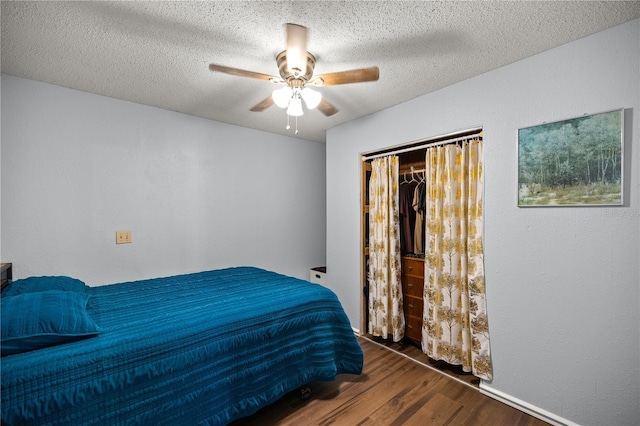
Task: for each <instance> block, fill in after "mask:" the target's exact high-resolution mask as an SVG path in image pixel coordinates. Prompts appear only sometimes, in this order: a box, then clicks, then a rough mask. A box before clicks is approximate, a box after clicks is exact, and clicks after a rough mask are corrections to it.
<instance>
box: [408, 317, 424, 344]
mask: <svg viewBox="0 0 640 426" xmlns="http://www.w3.org/2000/svg"><path fill="white" fill-rule="evenodd" d="M404 336H405V337H406V338H408V339H411V340H413V341H414V342H420V341H422V318H418V317H410V316H407V317H406V324H405V329H404Z"/></svg>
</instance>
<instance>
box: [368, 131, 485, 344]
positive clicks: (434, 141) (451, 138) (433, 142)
mask: <svg viewBox="0 0 640 426" xmlns="http://www.w3.org/2000/svg"><path fill="white" fill-rule="evenodd" d="M478 136H479V137H482V136H483V128H482V126H478V127H473V128H470V129H467V130H462V131H457V132H453V133H448V134H444V135H440V136H435V137H431V138H426V139H420V140H417V141H413V142H408V143H405V144H400V145H394V146H389V147H387V148H382V149H378V150H375V151H371V152H364V153H361V154H360V214H361V216H360V334H361V335H365V334H368V311H369V303H368V302H369V295H368V289H369V285H368V269H369V268H368V259H369V247H368V240H369V178H370V177H371V161H372V160H373V159H375V158H378V157H382V156H385V155H393V154H396V155H398V156H399V157H400V170H403V167H404V168H407V167H408V168H410V167H411V165H412V163H416V164H414V167H415V168H418V167H417V164H419V162H416V161H415V159H414V158H415V157H412V155H413V156H416V155H418V156H419V155H420V154H416V152H419V151H422V160H421V163H422V167H420V168H424V166H425V162H426V159H425V154H426V150H427V148H429V147H433V146H438V145H446V144H450V143H455V142H457V141H462V140H468V139H471V138H473V137H478ZM402 154H405V155H404V159H405V161H404V163H403V155H402ZM407 159H408V160H407ZM400 175H402V172H401V173H400ZM400 179H402V176H401V177H400Z"/></svg>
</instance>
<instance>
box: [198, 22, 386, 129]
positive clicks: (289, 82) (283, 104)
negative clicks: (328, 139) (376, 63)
mask: <svg viewBox="0 0 640 426" xmlns="http://www.w3.org/2000/svg"><path fill="white" fill-rule="evenodd" d="M286 32H287V48H286V50H284V51H283V52H281V53H280V54H279V55H278V56H276V63H277V65H278V71H279V73H280V77H276V76H271V75H267V74H261V73H257V72H253V71H245V70H241V69H238V68H230V67H225V66H222V65H216V64H210V65H209V69H210V70H211V71H214V72H215V71H218V72H223V73H226V74H231V75H236V76H240V77H249V78H255V79H259V80H267V81H271V82H273V83H278V84H283V83H284V84H286V86H284V87H282V88H280V89H276V90H274V91H273V93H272V94H271V95H270V96H269V97H267V98H266V99H264V100H263V101H261V102H259V103H258V104H257V105H255V106H254V107H253V108H251V111H254V112H260V111H264V110H265V109H267V108H269V107H270V106H271V105H273V104H274V103H275V104H276V105H277V106H279V107H280V108H287V114H288V115H290V116H295V117H298V116H301V115H303V114H304V111H303V110H302V100H304V102H305V104H306V106H307V108H309V109H314V108H318V109H319V110H320V111H321V112H322V113H324V115H326V116H330V115H333V114H335V113H336V112H338V110H337V109H336V107H334V106H333V105H332V104H331V103H329V102H328V101H327V100H326V99H323V98H322V94H321V93H320V92H318V91H316V90H313V89H312V88H311V87H322V86H335V85H338V84H349V83H359V82H365V81H376V80H378V77H379V75H380V71H379V69H378V67H369V68H361V69H355V70H350V71H341V72H334V73H329V74H322V75H315V76H314V75H313V70H314V68H315V65H316V58H315V56H313V55H312V54H311V53H309V52H307V33H308V31H307V28H306V27H303V26H301V25H296V24H286ZM287 128H289V127H288V126H287Z"/></svg>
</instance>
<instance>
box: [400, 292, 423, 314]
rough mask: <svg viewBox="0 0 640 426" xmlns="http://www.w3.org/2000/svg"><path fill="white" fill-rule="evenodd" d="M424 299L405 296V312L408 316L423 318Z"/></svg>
mask: <svg viewBox="0 0 640 426" xmlns="http://www.w3.org/2000/svg"><path fill="white" fill-rule="evenodd" d="M423 306H424V304H423V301H422V298H421V297H414V296H409V295H405V296H404V313H405V315H407V316H414V317H418V318H422V311H423Z"/></svg>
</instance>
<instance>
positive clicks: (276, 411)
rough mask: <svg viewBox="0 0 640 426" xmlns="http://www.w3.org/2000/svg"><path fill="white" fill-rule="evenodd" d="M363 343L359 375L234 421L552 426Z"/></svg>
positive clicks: (315, 387) (240, 424)
mask: <svg viewBox="0 0 640 426" xmlns="http://www.w3.org/2000/svg"><path fill="white" fill-rule="evenodd" d="M358 341H359V342H360V345H361V346H362V349H363V351H364V360H365V361H364V370H363V372H362V374H361V375H360V376H355V375H350V374H342V375H340V376H338V378H337V379H336V380H335V381H333V382H317V383H312V384H311V385H310V386H309V387H310V388H311V397H310V398H309V399H308V400H305V401H303V400H301V399H300V396H299V391H296V392H292V393H290V394H287V395H285V396H284V397H282V398H281V399H280V400H279V401H277V402H275V403H274V404H272V405H270V406H268V407H265V408H263V409H262V410H260V411H258V412H257V413H255V414H254V415H252V416H250V417H246V418H244V419H240V420H237V421H235V422H233V423H232V425H233V426H244V425H346V426H355V425H385V426H386V425H389V426H391V425H429V426H439V425H442V426H444V425H473V426H476V425H479V426H482V425H491V426H500V425H509V426H512V425H514V426H515V425H518V426H542V425H547V423H545V422H543V421H542V420H539V419H537V418H535V417H532V416H530V415H528V414H525V413H523V412H521V411H519V410H516V409H515V408H512V407H510V406H508V405H506V404H503V403H501V402H499V401H496V400H494V399H492V398H490V397H488V396H485V395H483V394H481V393H480V391H479V390H478V388H477V386H474V385H473V384H468V383H462V382H461V381H459V380H455V379H453V378H451V377H448V376H446V375H444V374H442V373H441V372H438V371H434V370H433V369H430V368H428V367H425V366H424V365H421V364H419V363H417V362H415V361H413V360H411V359H409V358H407V357H405V356H402V355H400V354H397V353H395V352H393V351H391V350H389V349H388V348H386V347H384V346H382V345H380V344H377V343H374V342H372V341H370V340H367V339H365V338H361V337H359V338H358ZM416 349H417V348H416Z"/></svg>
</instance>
